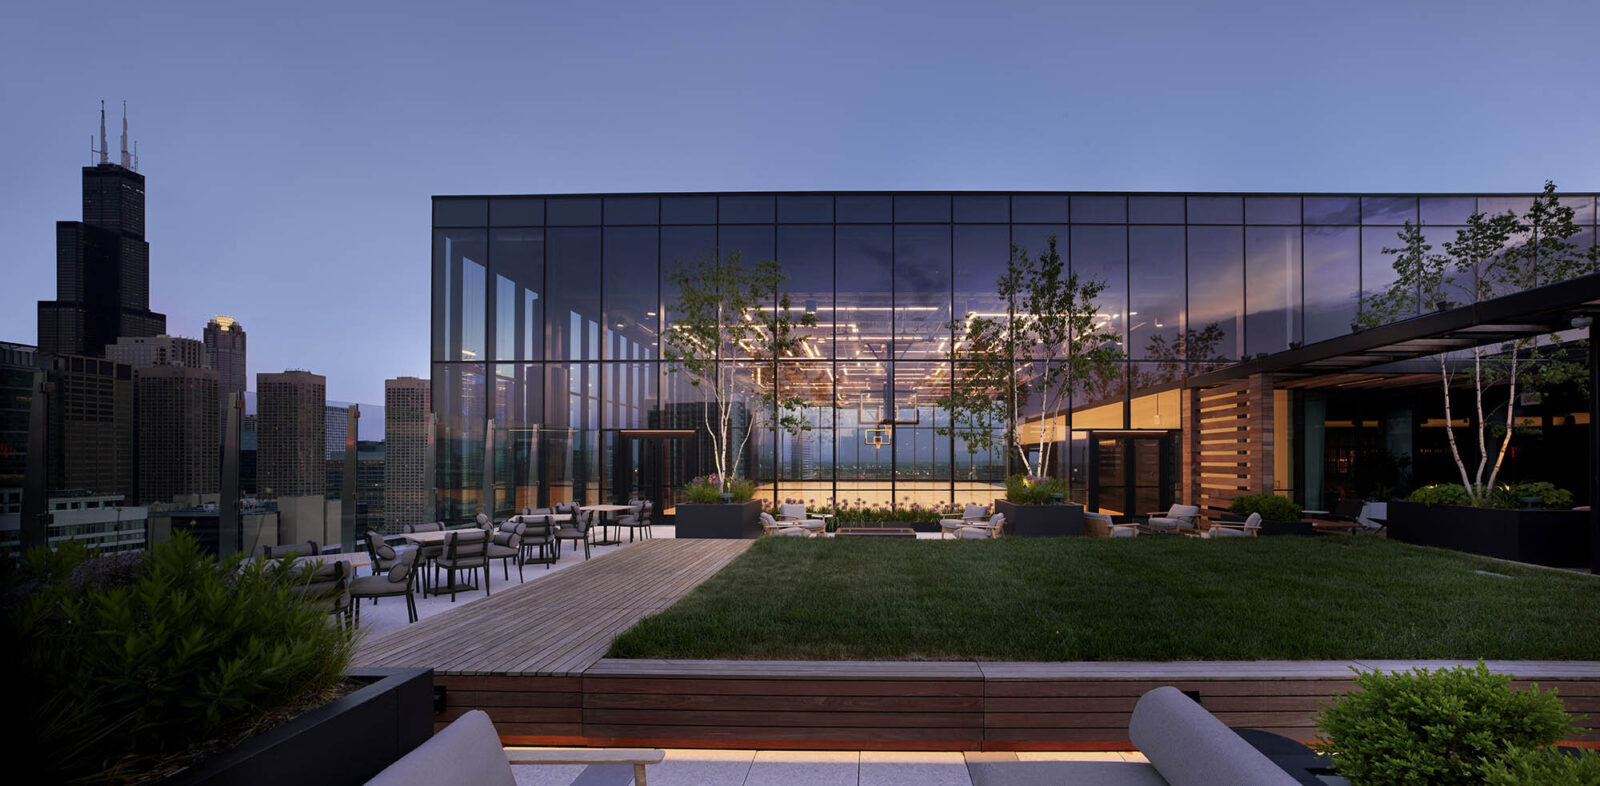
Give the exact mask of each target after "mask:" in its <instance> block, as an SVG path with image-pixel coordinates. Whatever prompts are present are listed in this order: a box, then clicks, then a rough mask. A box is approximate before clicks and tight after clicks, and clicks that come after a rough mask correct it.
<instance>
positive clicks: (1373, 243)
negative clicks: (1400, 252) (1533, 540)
mask: <svg viewBox="0 0 1600 786" xmlns="http://www.w3.org/2000/svg"><path fill="white" fill-rule="evenodd" d="M1400 245H1401V243H1400V238H1399V230H1396V229H1394V228H1393V227H1370V228H1367V229H1363V230H1361V303H1362V309H1363V310H1365V308H1366V303H1367V301H1368V300H1370V299H1372V297H1373V296H1375V295H1378V294H1380V293H1382V292H1383V291H1385V290H1387V289H1388V288H1389V285H1390V284H1393V283H1394V282H1395V278H1396V274H1395V272H1394V258H1395V255H1394V254H1390V253H1384V249H1385V248H1388V249H1394V248H1398V247H1399V246H1400Z"/></svg>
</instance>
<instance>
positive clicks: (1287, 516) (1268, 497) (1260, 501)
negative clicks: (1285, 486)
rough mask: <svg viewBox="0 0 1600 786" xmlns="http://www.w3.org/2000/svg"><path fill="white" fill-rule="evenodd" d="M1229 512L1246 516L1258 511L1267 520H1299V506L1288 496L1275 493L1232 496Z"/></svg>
mask: <svg viewBox="0 0 1600 786" xmlns="http://www.w3.org/2000/svg"><path fill="white" fill-rule="evenodd" d="M1228 512H1229V513H1238V514H1239V515H1242V516H1248V515H1250V514H1251V513H1260V514H1261V518H1264V519H1267V520H1268V521H1299V520H1300V506H1299V505H1296V504H1295V503H1294V500H1292V499H1289V498H1288V497H1280V496H1278V495H1276V494H1246V495H1244V496H1242V497H1234V498H1233V502H1232V503H1231V504H1229V505H1228Z"/></svg>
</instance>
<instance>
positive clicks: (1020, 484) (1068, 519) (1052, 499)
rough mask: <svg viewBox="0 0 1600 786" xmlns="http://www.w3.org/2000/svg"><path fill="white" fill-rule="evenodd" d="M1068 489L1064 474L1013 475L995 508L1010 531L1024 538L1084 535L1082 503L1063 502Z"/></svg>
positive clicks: (1008, 532) (1007, 530) (1007, 531)
mask: <svg viewBox="0 0 1600 786" xmlns="http://www.w3.org/2000/svg"><path fill="white" fill-rule="evenodd" d="M1066 490H1067V484H1066V481H1064V480H1062V479H1061V478H1046V477H1040V476H1038V475H1032V476H1029V475H1012V476H1011V477H1009V478H1006V498H1005V499H1002V500H996V501H995V503H994V507H995V511H996V512H998V513H1004V514H1005V516H1006V523H1005V531H1006V533H1007V534H1011V535H1017V536H1019V537H1024V538H1039V537H1054V536H1062V535H1082V534H1084V529H1083V506H1082V505H1079V504H1077V503H1066V502H1062V499H1063V498H1064V496H1065V495H1066Z"/></svg>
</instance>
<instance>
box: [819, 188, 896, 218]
mask: <svg viewBox="0 0 1600 786" xmlns="http://www.w3.org/2000/svg"><path fill="white" fill-rule="evenodd" d="M833 206H834V220H835V221H839V222H849V223H852V224H877V223H888V222H890V221H893V220H894V203H893V202H891V201H890V200H889V197H886V196H880V195H875V194H840V195H839V196H837V197H835V198H834V200H833Z"/></svg>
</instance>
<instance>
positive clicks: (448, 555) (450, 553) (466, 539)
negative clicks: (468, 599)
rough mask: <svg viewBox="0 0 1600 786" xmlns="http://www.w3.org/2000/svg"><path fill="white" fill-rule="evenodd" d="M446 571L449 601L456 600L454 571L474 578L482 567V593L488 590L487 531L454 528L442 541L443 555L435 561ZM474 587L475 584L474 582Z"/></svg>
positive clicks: (474, 528)
mask: <svg viewBox="0 0 1600 786" xmlns="http://www.w3.org/2000/svg"><path fill="white" fill-rule="evenodd" d="M435 564H437V565H438V566H439V567H441V568H444V569H445V571H446V577H445V581H446V582H447V583H448V584H449V585H450V602H451V603H455V602H456V571H458V570H464V571H467V573H468V574H470V575H471V576H473V577H474V578H476V577H477V575H478V569H479V568H482V569H483V594H484V596H485V597H487V596H488V595H490V592H489V538H488V533H486V532H484V531H483V530H481V529H477V528H476V527H467V528H466V529H458V530H454V531H452V532H451V533H450V537H448V538H445V541H444V556H442V557H440V558H439V559H438V560H436V561H435ZM473 588H474V589H476V588H477V585H476V584H474V585H473Z"/></svg>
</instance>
